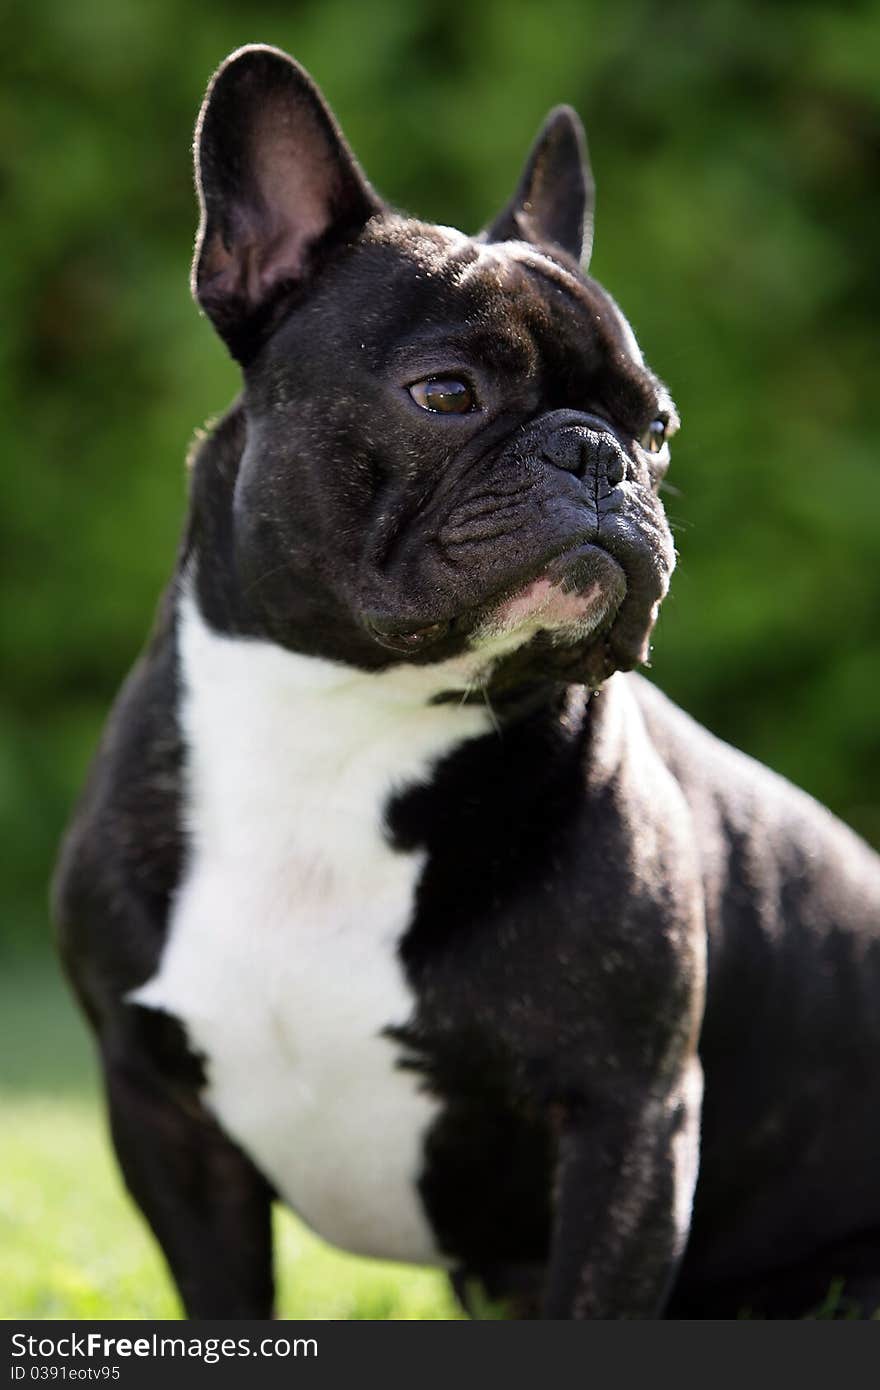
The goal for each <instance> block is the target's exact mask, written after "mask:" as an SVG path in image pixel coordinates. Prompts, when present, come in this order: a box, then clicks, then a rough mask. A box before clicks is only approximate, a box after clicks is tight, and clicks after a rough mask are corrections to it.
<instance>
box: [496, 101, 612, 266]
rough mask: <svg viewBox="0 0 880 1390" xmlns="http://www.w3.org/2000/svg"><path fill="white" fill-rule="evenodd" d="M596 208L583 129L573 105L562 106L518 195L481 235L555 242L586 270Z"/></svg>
mask: <svg viewBox="0 0 880 1390" xmlns="http://www.w3.org/2000/svg"><path fill="white" fill-rule="evenodd" d="M594 203H595V187H594V184H593V175H592V173H591V171H590V161H589V157H588V155H587V141H586V136H585V135H584V128H583V126H582V125H581V122H580V118H579V116H578V114H577V112H576V111H573V110H572V108H571V107H570V106H557V107H555V108H554V109H553V110H552V111H551V112H550V114H549V116H548V117H547V119H546V121H545V122H544V124H543V126H542V127H541V129H540V131H539V132H538V138H537V139H536V141H535V143H534V145H533V146H532V150H531V153H530V155H529V157H528V159H527V160H526V166H525V168H524V169H523V172H522V177H521V178H520V181H519V186H518V188H517V190H516V192H515V193H514V195H513V197H512V198H511V200H510V202H509V203H508V204H507V207H506V208H505V209H504V211H503V212H501V213H499V215H498V216H497V217H496V218H495V221H494V222H493V223H492V224H491V225H490V226H489V227H487V228H486V230H485V231H484V232H483V234H482V235H483V238H484V240H486V241H531V242H533V243H534V244H535V245H541V244H546V243H548V242H550V243H552V245H554V246H559V247H561V248H562V250H563V251H567V252H568V254H569V255H570V256H573V257H574V259H575V260H576V261H579V262H580V264H581V266H582V268H583V269H584V270H586V269H587V266H588V265H589V262H590V252H591V251H592V248H593V208H594Z"/></svg>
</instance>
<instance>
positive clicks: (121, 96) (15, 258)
mask: <svg viewBox="0 0 880 1390" xmlns="http://www.w3.org/2000/svg"><path fill="white" fill-rule="evenodd" d="M10 10H11V14H10V23H9V24H8V25H7V33H8V34H9V36H10V38H9V40H8V41H7V44H6V45H5V46H4V51H3V54H2V58H0V64H2V67H3V68H4V69H5V71H4V72H3V81H2V84H0V127H2V132H3V138H2V141H0V187H2V191H3V195H4V205H5V216H4V218H3V222H2V230H0V235H2V237H3V240H4V243H5V244H4V246H3V253H2V255H0V287H2V294H3V304H4V323H3V331H2V333H0V354H2V372H0V391H2V410H0V449H2V455H3V459H4V466H3V470H2V474H0V489H2V498H0V502H2V506H0V512H2V526H3V529H4V535H3V544H2V559H3V564H4V568H5V573H4V577H3V586H2V599H0V605H2V606H0V625H2V643H3V662H4V672H5V679H4V684H3V697H2V699H3V703H2V726H0V815H2V824H0V843H2V845H3V847H4V856H3V858H4V863H5V868H4V883H3V901H4V920H3V924H2V927H3V930H4V931H5V932H6V933H7V936H9V937H14V938H16V939H19V940H21V939H22V937H24V936H29V937H30V938H31V939H37V938H39V939H44V937H45V909H44V894H45V881H46V877H47V873H48V867H49V864H50V861H51V858H52V855H53V852H54V846H55V844H56V841H57V837H58V835H59V832H60V829H61V826H62V824H63V821H64V818H65V816H66V814H67V813H68V811H69V808H70V805H71V802H72V800H73V798H74V796H75V794H76V791H77V789H78V787H79V785H80V782H81V779H82V776H83V773H84V770H85V767H86V764H87V761H88V757H89V755H90V752H91V749H92V747H93V745H94V742H95V739H96V736H97V732H98V729H99V726H100V723H101V720H102V718H103V715H104V712H105V710H106V707H107V705H108V704H109V701H110V699H111V697H112V694H113V692H114V689H115V688H116V686H117V684H118V682H119V680H120V678H121V676H122V675H123V673H124V671H125V669H126V668H127V666H128V665H129V663H130V661H131V659H132V658H133V656H134V655H135V652H136V650H137V648H138V647H139V645H140V642H141V640H142V638H143V635H144V633H145V631H146V628H147V625H148V623H149V620H150V615H151V610H152V607H153V604H154V601H155V598H156V595H157V593H158V590H159V588H160V586H161V584H162V583H163V581H164V579H165V577H166V575H167V574H168V572H169V570H170V568H171V565H172V563H173V559H174V552H175V545H176V538H177V533H178V529H179V525H180V520H181V515H182V509H183V504H184V481H183V466H182V460H183V456H184V453H185V450H186V447H187V444H188V441H189V438H190V436H191V434H192V432H193V430H194V428H195V427H196V426H197V425H199V424H200V423H201V422H202V421H203V420H204V419H205V418H206V417H207V416H209V415H210V414H212V413H216V412H218V411H220V410H221V409H222V408H223V406H224V405H225V403H226V402H227V400H228V399H229V398H230V397H231V396H232V394H233V393H234V391H235V389H236V373H235V371H234V369H233V367H232V365H231V364H230V363H229V362H228V360H227V359H226V357H225V355H224V351H223V349H222V347H221V346H220V344H219V342H218V341H216V340H215V339H214V338H213V336H212V334H211V332H210V330H209V328H208V326H207V325H206V323H205V322H204V321H202V320H200V319H199V317H198V315H197V313H196V311H195V309H194V308H193V306H192V304H191V302H190V300H189V297H188V290H187V272H188V256H189V247H190V243H191V239H192V234H193V228H194V220H195V219H194V201H193V195H192V187H191V173H190V156H189V132H190V129H191V126H192V122H193V119H194V116H195V112H196V109H197V106H198V102H199V100H200V97H201V93H202V90H203V88H204V85H205V82H206V80H207V78H208V76H209V74H210V72H211V70H212V69H213V68H214V67H215V65H216V64H217V63H218V62H219V60H220V59H221V58H222V57H223V56H224V55H225V54H226V53H227V52H228V51H229V50H230V49H232V48H234V47H236V46H238V45H239V44H241V43H244V42H248V41H251V40H263V41H266V42H272V43H276V44H278V45H280V46H281V47H283V48H286V49H287V50H288V51H289V52H291V53H293V54H294V55H296V56H297V57H298V58H299V59H300V60H301V61H303V62H304V63H305V64H306V66H307V67H309V68H310V69H311V70H312V72H313V73H314V74H315V76H316V77H317V79H318V81H319V82H320V83H321V85H322V86H323V88H324V90H325V92H326V93H327V95H328V97H329V99H330V101H331V103H332V104H333V106H334V107H335V109H336V111H337V114H338V115H339V117H340V120H341V121H342V124H343V126H344V128H345V129H346V131H347V133H348V135H349V137H350V139H351V140H352V143H353V144H354V146H355V148H356V150H357V152H358V154H359V156H360V158H361V160H362V162H363V164H364V165H365V167H366V169H367V171H368V172H369V174H370V175H371V177H372V179H373V181H374V182H375V183H376V185H377V186H378V187H379V189H380V190H381V191H382V192H383V193H384V194H385V195H386V196H387V197H388V198H389V199H390V200H391V201H393V202H395V203H397V204H399V205H401V206H405V207H408V208H410V209H411V210H413V211H417V212H419V213H420V214H422V215H423V216H426V217H431V218H434V219H437V220H440V221H444V222H447V223H456V224H459V225H462V226H464V227H466V228H469V229H474V228H476V227H478V226H480V225H481V224H482V223H483V222H484V221H485V220H486V219H487V218H488V217H489V215H490V214H491V213H492V212H493V211H494V210H495V209H496V208H497V206H498V205H500V203H501V202H502V201H503V200H505V199H506V197H507V195H508V193H509V191H510V189H511V188H512V186H513V183H514V181H515V179H516V177H517V175H518V171H519V167H520V164H521V161H522V158H523V156H524V154H525V151H526V149H527V147H528V145H529V142H530V141H531V138H532V136H533V133H534V130H535V128H536V127H537V125H538V123H539V122H540V120H541V118H542V116H543V114H544V112H545V111H546V109H547V108H548V107H549V106H551V105H553V104H555V103H556V102H560V101H568V102H571V103H572V104H574V105H575V106H576V107H578V109H579V110H580V111H581V113H582V115H583V117H584V119H585V121H586V124H587V128H588V132H589V134H590V138H591V143H592V148H593V157H594V165H595V170H596V174H597V180H598V185H599V215H598V226H597V239H596V254H595V259H594V266H593V268H594V271H595V273H596V274H597V276H598V277H599V278H600V279H601V280H602V281H603V282H604V283H605V284H606V285H607V286H608V288H609V289H610V290H611V291H612V293H614V294H615V295H616V297H617V298H618V299H619V300H620V302H621V303H622V305H623V307H624V308H625V310H626V312H627V313H628V314H629V316H630V317H631V319H632V321H633V323H634V325H635V327H636V330H637V332H638V333H639V336H640V339H641V341H642V344H643V346H644V348H645V350H646V353H647V356H648V358H649V360H650V361H651V363H652V364H653V365H654V366H655V368H656V369H657V370H658V371H659V372H660V373H661V375H663V376H664V377H665V378H666V379H667V380H668V381H669V382H670V384H671V386H672V389H673V391H674V393H675V395H676V398H677V400H678V403H679V406H680V408H681V413H682V416H683V419H684V422H685V426H684V430H683V432H682V435H681V436H680V442H677V443H676V447H675V460H674V467H673V472H672V479H671V481H672V482H673V483H674V485H675V489H676V491H674V492H672V491H671V492H670V494H669V496H668V508H669V511H670V513H671V516H672V518H673V521H674V523H675V525H676V532H677V539H678V545H679V551H680V557H681V558H680V567H679V572H678V574H677V576H676V579H675V582H674V586H673V594H672V596H671V598H670V599H669V600H668V601H667V604H666V607H665V612H664V616H663V618H662V621H661V624H660V627H659V630H658V633H657V639H656V653H655V661H654V675H655V677H656V679H658V681H659V682H660V683H661V684H662V685H663V686H664V687H665V688H666V689H667V691H669V693H670V694H672V695H673V696H674V697H675V698H676V699H678V700H679V701H680V702H681V703H683V704H684V705H685V706H686V707H687V708H688V709H690V710H691V711H692V712H693V713H694V714H696V715H697V716H698V717H699V718H700V719H702V720H703V721H705V722H706V723H708V724H709V726H710V727H712V728H713V729H715V730H716V731H717V732H719V733H721V734H722V735H723V736H725V737H727V738H729V739H731V740H732V741H734V742H736V743H738V744H739V745H741V746H743V747H745V748H747V749H748V750H749V751H751V752H753V753H754V754H756V755H757V756H758V757H760V758H762V759H763V760H765V761H767V762H769V763H770V764H771V765H773V766H774V767H776V768H778V769H780V770H781V771H783V772H785V773H786V774H787V775H789V776H791V777H792V778H794V779H795V780H797V781H799V782H800V783H802V784H803V785H805V786H806V787H807V788H808V789H809V790H810V791H812V792H813V793H814V794H815V795H817V796H819V797H820V798H822V799H823V800H825V801H827V802H828V803H829V804H830V805H831V806H832V807H833V808H834V809H835V810H836V811H838V812H839V813H841V814H842V815H843V816H845V817H846V818H847V819H849V820H850V821H851V822H852V823H853V824H855V825H856V826H857V828H859V829H861V830H862V832H863V833H866V834H868V835H869V836H870V837H871V838H874V839H880V802H878V790H877V788H878V772H880V766H878V764H880V745H878V729H877V722H878V721H877V694H876V692H877V690H878V689H880V632H878V612H880V602H878V598H880V576H878V544H877V530H878V518H880V465H878V451H877V433H878V419H877V416H878V395H877V350H876V338H877V315H878V285H880V278H878V273H877V254H878V235H877V229H878V226H880V177H878V176H880V89H878V82H877V61H876V60H877V54H878V53H880V8H878V5H877V4H874V3H871V4H865V3H862V4H860V3H855V2H854V0H842V3H840V4H836V5H829V4H828V3H821V4H814V3H811V0H799V3H797V4H795V3H789V2H788V0H780V3H777V4H774V5H768V4H766V3H763V0H762V2H761V3H759V0H707V2H706V3H704V4H700V5H696V4H692V3H690V4H686V3H682V2H681V0H616V3H613V4H612V3H607V0H540V2H539V3H532V2H531V0H488V2H487V3H476V4H474V5H472V6H471V5H469V6H461V7H458V8H456V7H453V6H450V5H449V3H448V0H365V3H359V2H358V0H300V3H296V0H286V3H284V4H280V3H272V0H251V3H248V4H244V3H243V2H242V0H213V3H212V4H211V5H206V4H196V3H193V0H114V3H113V4H107V3H106V0H79V2H78V3H77V4H76V5H69V4H66V3H64V2H63V0H43V3H42V4H40V5H33V4H24V3H20V2H19V0H12V4H11V6H8V8H7V13H10Z"/></svg>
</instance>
